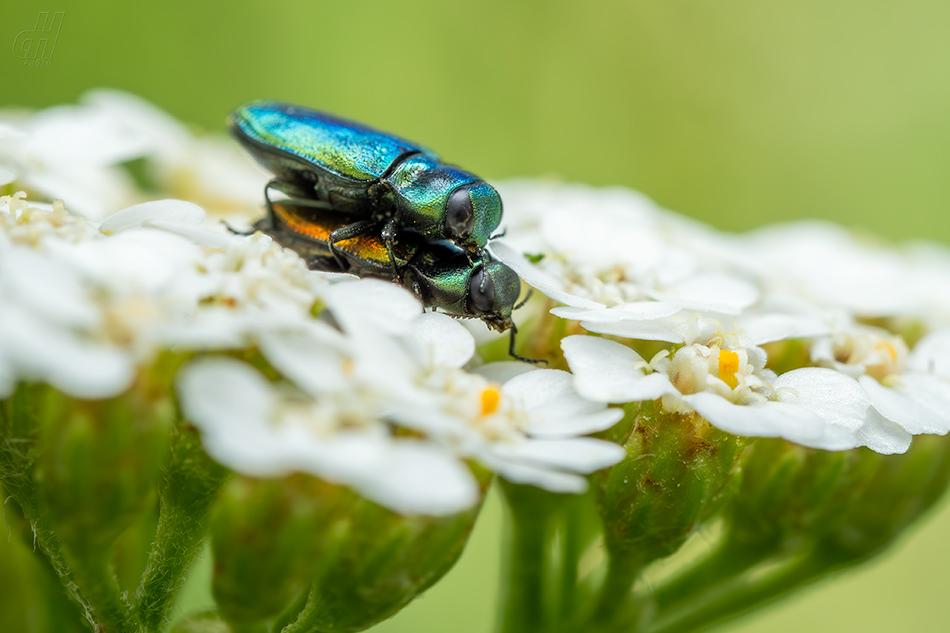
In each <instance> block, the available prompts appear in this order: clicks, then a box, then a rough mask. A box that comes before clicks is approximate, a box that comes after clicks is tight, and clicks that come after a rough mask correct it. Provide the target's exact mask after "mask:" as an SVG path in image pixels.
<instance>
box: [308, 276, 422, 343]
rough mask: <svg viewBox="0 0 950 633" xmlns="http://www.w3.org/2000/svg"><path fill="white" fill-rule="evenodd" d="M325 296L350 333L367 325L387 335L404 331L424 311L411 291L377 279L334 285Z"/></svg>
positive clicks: (337, 318) (335, 316) (340, 322)
mask: <svg viewBox="0 0 950 633" xmlns="http://www.w3.org/2000/svg"><path fill="white" fill-rule="evenodd" d="M326 297H327V303H328V305H329V306H330V308H331V310H332V311H333V316H334V318H336V320H337V322H338V323H339V324H340V325H341V326H342V327H343V329H344V330H346V331H350V332H352V331H354V330H356V331H358V330H359V329H360V328H361V326H364V324H365V326H368V327H371V328H372V329H376V330H380V331H382V332H386V333H388V334H405V333H406V332H408V331H409V329H410V327H411V324H412V322H413V321H414V320H415V318H416V317H417V316H419V315H420V314H422V304H420V303H419V301H418V300H417V299H416V298H415V297H413V296H412V294H411V293H410V292H409V291H407V290H405V289H403V288H400V287H399V286H396V285H394V284H391V283H389V282H386V281H381V280H378V279H360V280H358V281H354V282H351V283H346V282H344V283H338V284H333V285H332V286H330V287H329V288H328V289H327V291H326Z"/></svg>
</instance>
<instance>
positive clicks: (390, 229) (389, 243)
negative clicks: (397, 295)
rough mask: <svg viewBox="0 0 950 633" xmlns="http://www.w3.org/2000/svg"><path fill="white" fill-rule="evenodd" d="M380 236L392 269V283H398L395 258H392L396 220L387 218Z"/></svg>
mask: <svg viewBox="0 0 950 633" xmlns="http://www.w3.org/2000/svg"><path fill="white" fill-rule="evenodd" d="M381 236H382V238H383V242H385V243H386V252H387V253H388V254H389V265H390V266H392V269H393V281H399V273H398V272H396V258H395V257H394V256H393V242H395V241H396V218H389V220H387V221H386V224H385V225H383V231H382V233H381Z"/></svg>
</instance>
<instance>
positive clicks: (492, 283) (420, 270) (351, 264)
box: [254, 200, 537, 362]
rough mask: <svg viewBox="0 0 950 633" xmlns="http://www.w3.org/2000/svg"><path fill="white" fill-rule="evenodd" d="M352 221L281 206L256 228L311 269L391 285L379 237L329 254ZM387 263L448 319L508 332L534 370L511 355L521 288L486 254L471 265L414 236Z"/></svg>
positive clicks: (349, 242)
mask: <svg viewBox="0 0 950 633" xmlns="http://www.w3.org/2000/svg"><path fill="white" fill-rule="evenodd" d="M350 220H351V218H349V217H348V216H346V215H344V214H340V213H338V212H336V211H332V210H327V209H325V208H320V207H314V206H312V205H310V206H308V205H306V204H299V203H298V202H297V201H288V200H284V201H274V202H271V205H270V215H269V216H268V217H266V218H263V219H261V220H258V221H257V222H256V223H255V225H254V226H255V227H256V228H258V229H259V230H261V231H263V232H264V233H267V234H268V235H270V236H271V237H273V238H274V240H276V241H277V243H278V244H280V245H282V246H284V247H286V248H289V249H291V250H293V251H295V252H296V253H297V254H299V255H300V256H301V257H303V258H304V260H306V262H307V265H308V266H309V267H310V268H312V269H316V270H328V271H340V272H349V273H353V274H356V275H359V276H361V277H378V278H381V279H389V278H390V272H391V265H390V259H389V252H388V251H387V249H386V245H385V244H384V243H383V241H382V239H381V238H380V237H379V236H377V235H370V234H363V235H356V236H354V237H350V238H346V239H345V240H340V241H339V243H338V244H337V245H336V249H335V251H336V252H334V251H332V250H331V249H330V236H331V235H332V234H333V233H334V232H335V231H336V230H338V229H339V227H340V226H343V225H346V223H347V222H349V221H350ZM392 255H393V256H394V257H395V262H396V264H395V265H396V272H397V275H398V279H397V281H398V283H400V284H401V285H402V286H404V287H405V288H407V289H409V290H410V291H412V292H413V294H415V295H416V297H418V298H419V300H420V301H422V303H423V304H424V305H426V306H428V307H433V308H436V309H438V310H439V311H441V312H444V313H445V314H448V315H449V316H454V317H460V318H478V319H481V320H482V321H484V322H485V323H486V324H488V326H489V327H491V328H492V329H494V330H497V331H499V332H503V331H505V330H511V342H510V345H509V352H510V353H511V355H512V356H513V357H515V358H518V359H520V360H525V361H528V362H537V361H533V360H531V359H527V358H524V357H522V356H519V355H517V354H515V352H514V345H515V333H516V332H517V328H516V327H515V324H514V322H513V321H512V319H511V312H512V310H514V309H516V308H517V307H519V306H516V305H515V302H516V301H517V300H518V295H519V294H520V293H521V280H520V279H519V278H518V275H517V274H516V273H515V271H513V270H512V269H511V268H509V267H508V266H506V265H505V264H503V263H501V262H499V261H495V260H494V259H492V258H491V256H490V255H489V254H488V253H487V252H483V253H482V254H480V255H479V256H478V257H476V258H475V259H474V261H473V260H472V259H471V258H470V257H469V256H468V254H467V253H465V252H464V251H463V250H461V249H460V248H458V247H457V246H455V245H454V244H452V243H451V242H447V241H444V240H443V241H431V240H428V239H426V238H424V237H423V236H421V235H418V234H415V235H412V234H410V235H407V236H405V237H404V238H401V239H400V240H399V241H398V242H396V244H395V246H394V248H393V249H392Z"/></svg>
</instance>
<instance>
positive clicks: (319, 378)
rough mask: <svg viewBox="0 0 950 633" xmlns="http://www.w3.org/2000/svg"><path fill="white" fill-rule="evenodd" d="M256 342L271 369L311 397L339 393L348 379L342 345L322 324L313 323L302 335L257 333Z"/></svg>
mask: <svg viewBox="0 0 950 633" xmlns="http://www.w3.org/2000/svg"><path fill="white" fill-rule="evenodd" d="M258 341H259V343H260V348H261V353H262V354H264V357H265V358H266V359H267V361H268V362H269V363H270V364H271V365H273V367H274V369H276V370H277V371H279V372H280V373H281V374H282V375H283V376H284V377H285V378H287V379H289V380H290V381H291V382H293V383H294V384H295V385H297V386H298V387H300V388H301V389H302V390H304V391H306V392H307V393H309V394H311V395H313V396H320V395H321V394H326V393H331V392H335V391H341V390H343V389H345V388H346V386H347V385H348V384H349V383H350V381H351V379H352V378H351V376H350V375H348V373H347V371H346V369H345V366H346V364H347V362H349V361H348V358H347V356H346V355H345V353H343V351H342V350H343V349H345V348H344V345H343V344H342V341H340V337H339V336H337V335H336V332H335V331H334V330H333V329H332V328H331V327H330V326H328V325H326V324H322V323H319V322H314V323H312V324H310V327H308V329H307V331H306V332H304V331H297V332H280V331H278V332H261V333H260V334H258Z"/></svg>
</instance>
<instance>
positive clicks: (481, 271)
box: [468, 266, 495, 313]
mask: <svg viewBox="0 0 950 633" xmlns="http://www.w3.org/2000/svg"><path fill="white" fill-rule="evenodd" d="M468 296H469V302H470V308H471V309H472V311H473V312H482V313H490V312H492V311H493V310H494V308H495V282H494V280H492V278H491V275H489V274H488V273H487V272H486V271H485V267H484V266H479V267H478V268H477V269H476V270H475V272H474V273H472V279H471V281H470V282H469V284H468Z"/></svg>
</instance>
